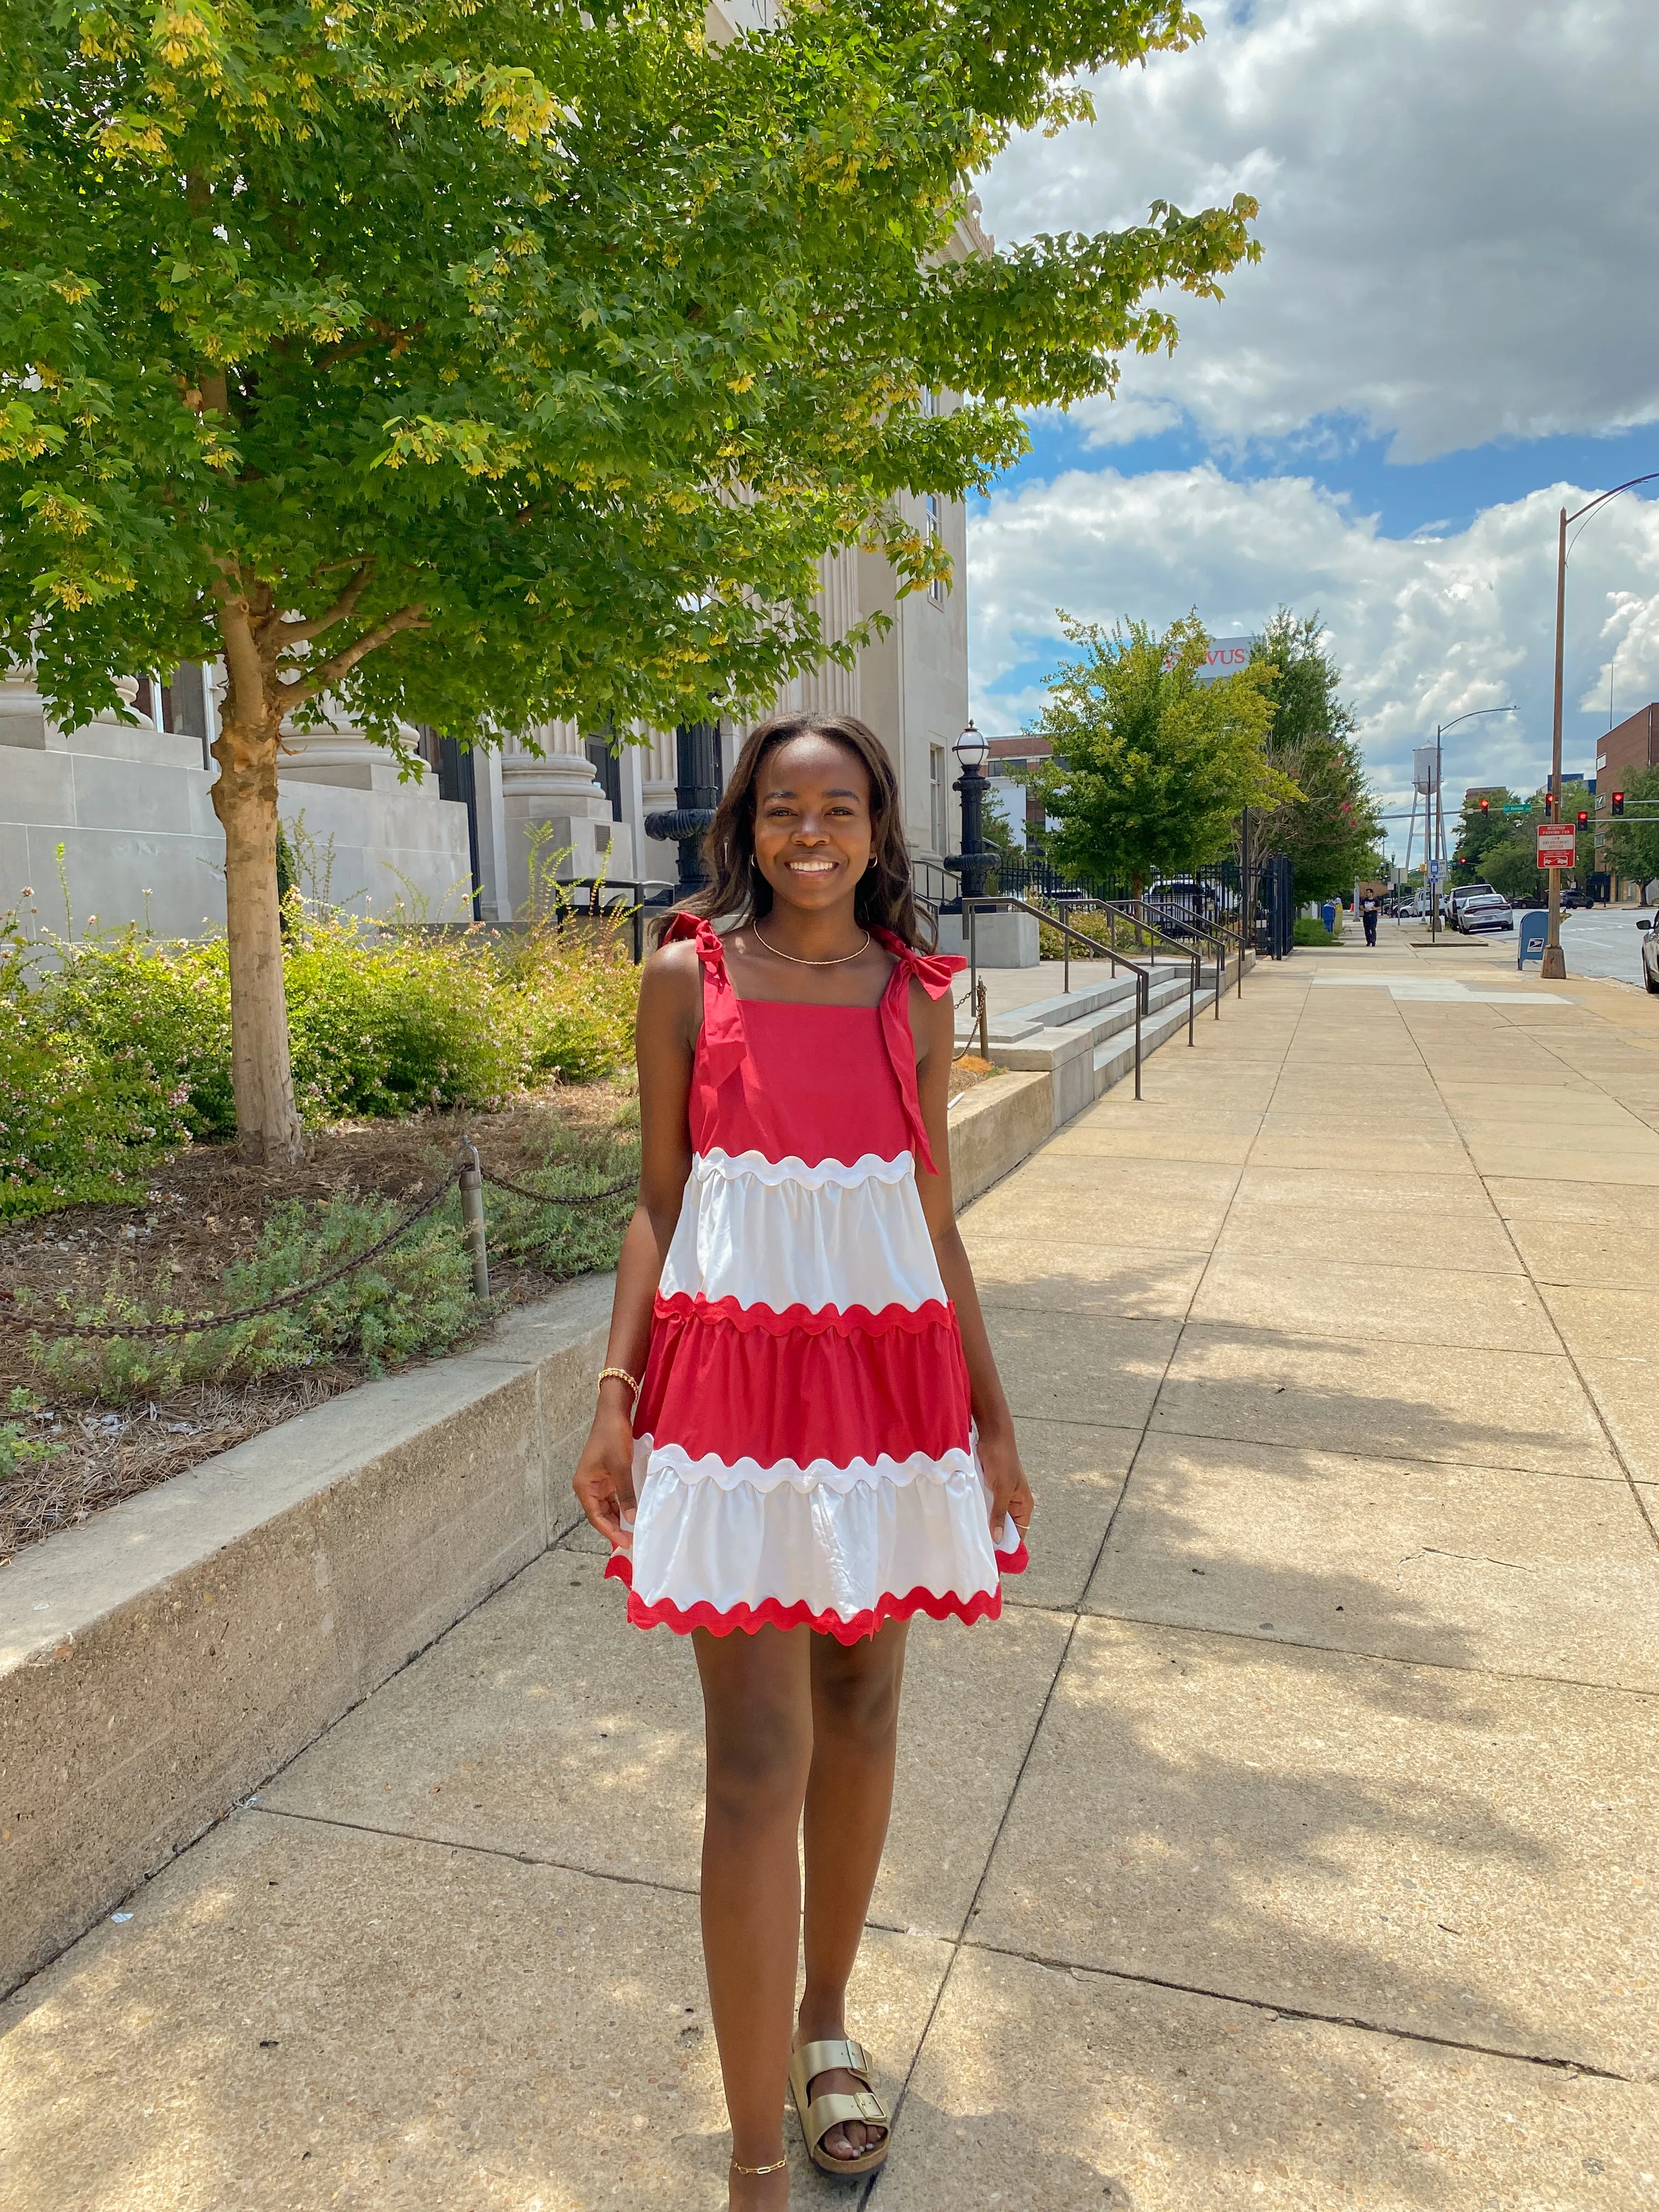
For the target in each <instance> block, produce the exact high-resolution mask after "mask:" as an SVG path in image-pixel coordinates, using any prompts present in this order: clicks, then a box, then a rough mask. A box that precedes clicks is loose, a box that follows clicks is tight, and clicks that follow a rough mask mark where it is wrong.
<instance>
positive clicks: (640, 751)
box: [617, 744, 650, 877]
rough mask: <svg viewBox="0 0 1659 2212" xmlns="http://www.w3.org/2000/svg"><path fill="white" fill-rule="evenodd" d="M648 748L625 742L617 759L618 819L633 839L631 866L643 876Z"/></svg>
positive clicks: (644, 872) (645, 866) (647, 871)
mask: <svg viewBox="0 0 1659 2212" xmlns="http://www.w3.org/2000/svg"><path fill="white" fill-rule="evenodd" d="M647 750H648V748H647V747H646V746H644V745H637V744H625V745H624V746H623V749H622V752H621V754H620V756H619V757H618V759H617V768H618V769H619V770H620V772H621V781H622V818H623V821H624V822H625V823H627V824H628V829H629V836H630V837H631V838H632V839H633V842H634V852H635V866H637V867H638V869H639V871H640V873H641V876H642V877H643V876H645V875H648V874H649V872H650V868H649V865H648V863H647V860H646V857H645V763H646V754H647Z"/></svg>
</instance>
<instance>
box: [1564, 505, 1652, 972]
mask: <svg viewBox="0 0 1659 2212" xmlns="http://www.w3.org/2000/svg"><path fill="white" fill-rule="evenodd" d="M1656 482H1659V469H1652V470H1650V471H1649V472H1648V474H1647V475H1646V476H1644V477H1631V479H1630V480H1629V482H1628V483H1621V484H1614V486H1613V489H1612V490H1611V491H1602V492H1598V493H1597V494H1596V495H1595V498H1594V499H1590V500H1586V501H1585V502H1584V504H1583V507H1579V508H1578V509H1577V511H1576V512H1575V513H1571V514H1569V513H1567V510H1566V508H1565V507H1563V508H1562V510H1561V521H1560V526H1559V531H1558V533H1557V537H1556V541H1555V727H1554V730H1553V733H1552V736H1551V739H1550V795H1549V804H1548V805H1547V807H1546V808H1545V810H1544V814H1545V819H1546V820H1547V821H1549V822H1559V820H1560V819H1561V686H1562V679H1563V674H1564V664H1565V658H1566V636H1567V529H1568V526H1569V525H1570V524H1571V523H1574V522H1577V520H1579V518H1580V516H1583V515H1589V514H1591V513H1594V512H1595V509H1596V508H1597V507H1605V506H1606V505H1607V501H1609V500H1610V499H1617V498H1618V496H1619V495H1620V492H1621V491H1633V490H1634V489H1635V488H1636V486H1637V485H1638V484H1644V483H1656ZM1566 972H1567V959H1566V955H1565V953H1564V952H1563V951H1562V950H1561V871H1560V869H1559V868H1552V869H1551V870H1550V927H1549V935H1548V936H1547V938H1546V939H1545V940H1544V958H1543V963H1542V965H1541V969H1540V973H1541V975H1546V976H1549V977H1552V978H1553V979H1554V980H1555V981H1558V982H1559V981H1560V980H1561V978H1562V977H1563V976H1564V975H1565V974H1566Z"/></svg>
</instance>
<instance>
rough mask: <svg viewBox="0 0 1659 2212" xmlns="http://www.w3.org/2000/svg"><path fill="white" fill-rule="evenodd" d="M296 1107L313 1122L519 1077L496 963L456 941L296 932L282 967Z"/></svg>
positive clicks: (520, 1056)
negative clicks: (286, 989)
mask: <svg viewBox="0 0 1659 2212" xmlns="http://www.w3.org/2000/svg"><path fill="white" fill-rule="evenodd" d="M284 980H285V981H286V984H287V987H288V1017H289V1039H290V1046H291V1050H292V1054H293V1061H294V1083H295V1093H296V1096H297V1097H298V1099H299V1103H300V1110H301V1115H303V1116H304V1118H305V1120H306V1121H307V1123H308V1124H310V1125H311V1126H312V1127H319V1126H321V1125H323V1124H325V1123H326V1122H330V1121H342V1120H344V1119H346V1118H348V1117H350V1118H362V1119H373V1118H374V1117H375V1116H378V1115H396V1114H407V1113H410V1112H411V1111H413V1110H414V1109H416V1108H418V1107H422V1106H443V1105H453V1104H457V1103H460V1102H462V1101H476V1102H478V1103H483V1102H485V1101H488V1100H493V1099H497V1098H500V1097H502V1096H503V1095H504V1094H505V1093H506V1092H507V1091H511V1090H513V1089H515V1088H516V1087H517V1086H518V1085H520V1083H521V1082H522V1081H523V1080H524V1079H525V1072H526V1071H525V1056H524V1048H523V1044H522V1042H521V1040H520V1039H519V1038H518V1037H517V1036H515V1035H514V1031H513V1024H512V1021H511V1018H510V1013H509V1010H508V1008H507V1007H506V1006H503V1005H502V1004H501V993H500V989H499V986H498V981H497V978H496V975H495V963H494V962H493V961H492V960H491V958H490V957H489V953H488V952H487V951H474V950H473V948H472V946H471V944H470V942H469V940H468V939H465V938H460V939H457V938H453V937H428V936H424V935H417V934H414V933H409V934H400V935H398V936H394V937H391V938H380V937H377V936H374V935H373V934H371V933H370V932H369V931H368V929H366V928H365V927H363V926H362V925H361V924H356V923H352V922H349V921H346V922H331V923H328V924H326V925H324V926H320V927H319V926H307V927H304V928H302V929H295V931H294V932H293V933H292V934H291V936H290V939H289V952H288V957H287V960H286V962H285V963H284Z"/></svg>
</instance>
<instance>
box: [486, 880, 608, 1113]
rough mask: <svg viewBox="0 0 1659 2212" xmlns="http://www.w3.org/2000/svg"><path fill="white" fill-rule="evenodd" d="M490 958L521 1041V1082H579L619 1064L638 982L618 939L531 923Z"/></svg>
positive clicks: (506, 939) (604, 1072) (605, 1072)
mask: <svg viewBox="0 0 1659 2212" xmlns="http://www.w3.org/2000/svg"><path fill="white" fill-rule="evenodd" d="M494 957H495V967H496V972H497V975H498V976H499V978H500V987H501V989H502V991H503V992H504V993H505V994H507V998H508V1000H509V1001H510V1003H511V1006H512V1009H513V1020H514V1023H515V1026H516V1030H517V1033H518V1034H519V1035H520V1037H521V1038H522V1040H523V1046H524V1051H525V1055H526V1064H525V1073H524V1080H526V1081H528V1082H532V1083H533V1082H545V1081H546V1079H548V1078H549V1077H550V1076H554V1075H557V1076H562V1077H563V1078H564V1079H565V1080H566V1081H567V1082H571V1083H585V1082H587V1081H589V1080H591V1079H592V1078H593V1077H594V1076H596V1075H605V1074H608V1073H610V1072H611V1069H613V1068H616V1067H621V1066H626V1064H627V1063H628V1061H629V1060H630V1059H631V1058H632V1056H633V1050H634V1016H635V1012H636V1011H637V1008H638V1006H639V995H640V979H639V970H638V969H637V968H635V966H634V964H633V963H632V961H631V960H630V959H629V957H628V955H627V952H626V951H625V949H624V947H623V944H622V943H621V942H620V941H619V939H615V938H599V939H596V938H594V937H592V936H590V935H588V934H587V933H586V932H583V931H580V930H577V929H568V930H565V931H563V932H561V931H560V930H558V929H557V928H556V927H554V926H553V925H552V924H551V923H550V922H549V921H545V920H538V921H535V922H532V924H531V926H530V927H528V928H526V929H525V930H524V931H522V932H521V933H519V934H517V935H515V936H513V937H509V938H505V939H501V942H500V944H499V945H498V947H497V948H496V951H495V956H494Z"/></svg>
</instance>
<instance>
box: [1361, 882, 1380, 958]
mask: <svg viewBox="0 0 1659 2212" xmlns="http://www.w3.org/2000/svg"><path fill="white" fill-rule="evenodd" d="M1382 911H1383V902H1382V900H1381V899H1380V898H1379V897H1378V896H1377V895H1376V892H1375V891H1362V892H1361V893H1360V896H1359V919H1360V921H1361V922H1362V923H1363V924H1364V931H1365V942H1366V944H1367V945H1375V944H1376V918H1377V916H1378V915H1380V914H1381V913H1382Z"/></svg>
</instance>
